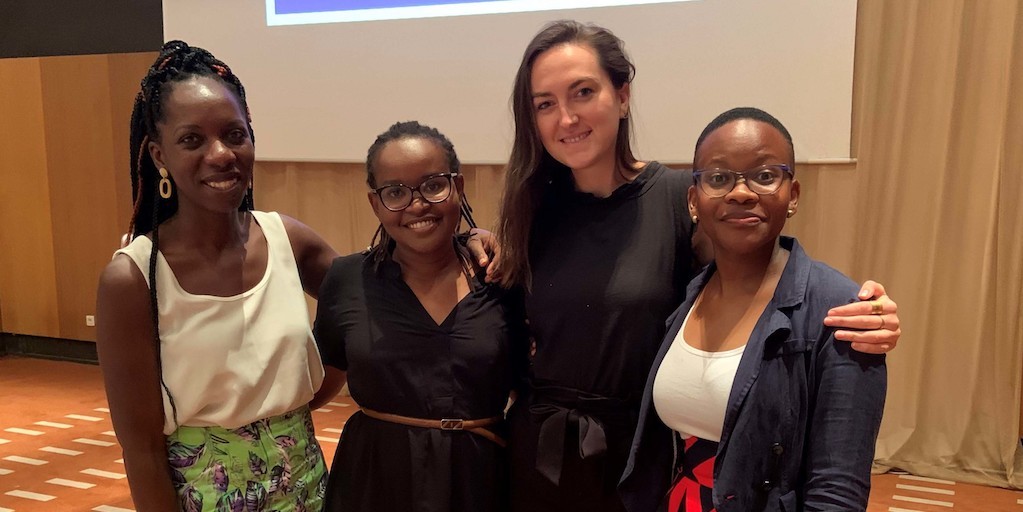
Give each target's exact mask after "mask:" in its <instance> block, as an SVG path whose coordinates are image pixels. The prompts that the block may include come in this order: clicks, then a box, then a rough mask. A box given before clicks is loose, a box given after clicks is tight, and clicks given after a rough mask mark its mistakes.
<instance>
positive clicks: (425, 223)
mask: <svg viewBox="0 0 1023 512" xmlns="http://www.w3.org/2000/svg"><path fill="white" fill-rule="evenodd" d="M436 223H437V221H435V220H432V219H428V220H417V221H415V222H413V223H411V224H409V225H408V226H406V227H408V228H409V229H419V228H425V227H427V226H430V225H432V224H436Z"/></svg>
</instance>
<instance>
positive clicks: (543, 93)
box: [533, 76, 597, 98]
mask: <svg viewBox="0 0 1023 512" xmlns="http://www.w3.org/2000/svg"><path fill="white" fill-rule="evenodd" d="M596 80H597V79H596V78H593V77H589V76H586V77H583V78H580V79H578V80H576V81H574V82H572V83H571V84H569V86H568V88H569V90H571V89H575V88H576V87H579V86H580V85H582V84H583V83H584V82H595V81H596ZM541 96H554V93H551V92H546V91H541V92H534V93H533V98H539V97H541Z"/></svg>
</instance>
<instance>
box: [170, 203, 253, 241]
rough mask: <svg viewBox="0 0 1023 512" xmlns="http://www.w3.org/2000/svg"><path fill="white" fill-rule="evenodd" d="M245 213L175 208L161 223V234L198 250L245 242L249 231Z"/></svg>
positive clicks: (247, 218) (247, 217) (247, 215)
mask: <svg viewBox="0 0 1023 512" xmlns="http://www.w3.org/2000/svg"><path fill="white" fill-rule="evenodd" d="M248 220H249V214H248V212H229V213H213V212H208V211H198V210H196V209H190V208H178V211H177V213H175V214H174V216H173V217H171V218H170V219H168V220H167V221H166V222H164V223H163V224H162V225H161V226H160V229H161V238H162V236H163V235H164V234H166V235H168V236H170V237H172V238H173V239H174V240H175V241H177V242H178V243H180V244H181V245H183V246H185V247H187V248H189V249H192V250H197V251H201V252H206V251H219V250H222V249H224V248H226V247H233V246H238V245H244V244H245V239H246V238H247V237H248V232H249V224H248Z"/></svg>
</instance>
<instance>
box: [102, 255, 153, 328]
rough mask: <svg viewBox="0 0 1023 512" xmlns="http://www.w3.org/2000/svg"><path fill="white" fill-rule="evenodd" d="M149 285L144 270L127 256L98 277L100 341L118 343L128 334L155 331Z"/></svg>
mask: <svg viewBox="0 0 1023 512" xmlns="http://www.w3.org/2000/svg"><path fill="white" fill-rule="evenodd" d="M149 307H150V306H149V285H148V284H147V283H146V278H145V277H144V276H143V274H142V270H140V269H139V267H138V266H137V265H136V264H135V262H134V261H132V260H131V258H129V257H128V256H126V255H124V254H118V255H117V256H115V257H114V259H113V260H111V261H110V263H108V264H107V266H106V268H104V269H103V273H102V274H100V278H99V289H98V291H97V293H96V315H97V327H98V328H99V330H98V332H97V342H99V343H100V344H104V343H109V342H115V343H116V342H118V340H122V339H124V336H122V334H124V333H125V332H132V333H138V332H139V331H144V330H146V329H147V328H148V329H149V330H151V329H152V322H151V320H150V317H151V314H150V311H149Z"/></svg>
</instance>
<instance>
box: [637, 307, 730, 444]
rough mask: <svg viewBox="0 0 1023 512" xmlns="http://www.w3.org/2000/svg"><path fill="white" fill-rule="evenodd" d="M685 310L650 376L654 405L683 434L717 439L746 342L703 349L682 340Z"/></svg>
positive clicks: (719, 439)
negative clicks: (651, 378)
mask: <svg viewBox="0 0 1023 512" xmlns="http://www.w3.org/2000/svg"><path fill="white" fill-rule="evenodd" d="M691 313H692V309H690V310H689V313H686V318H685V320H683V321H682V327H681V328H679V330H678V334H677V335H675V339H674V340H673V341H672V343H671V346H670V347H668V352H667V353H666V354H665V355H664V360H663V361H661V365H660V366H659V367H658V368H657V375H656V376H655V377H654V389H653V399H654V409H655V410H656V411H657V415H658V416H659V417H660V418H661V421H662V422H664V424H665V425H667V426H668V427H669V428H671V429H672V430H674V431H676V432H678V433H679V434H681V435H682V437H683V438H688V437H691V436H696V437H698V438H700V439H705V440H707V441H714V442H715V443H716V442H719V441H721V431H722V429H723V428H724V425H725V409H726V408H727V406H728V395H729V393H731V391H732V383H733V382H734V381H735V372H736V371H738V370H739V361H740V360H742V353H743V352H744V351H745V350H746V345H743V346H741V347H739V348H734V349H732V350H726V351H723V352H707V351H704V350H700V349H697V348H693V347H692V346H691V345H690V344H689V343H686V340H685V337H684V336H683V333H684V332H685V330H686V324H687V323H688V322H689V315H690V314H691Z"/></svg>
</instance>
